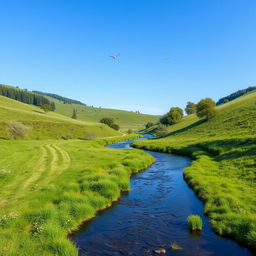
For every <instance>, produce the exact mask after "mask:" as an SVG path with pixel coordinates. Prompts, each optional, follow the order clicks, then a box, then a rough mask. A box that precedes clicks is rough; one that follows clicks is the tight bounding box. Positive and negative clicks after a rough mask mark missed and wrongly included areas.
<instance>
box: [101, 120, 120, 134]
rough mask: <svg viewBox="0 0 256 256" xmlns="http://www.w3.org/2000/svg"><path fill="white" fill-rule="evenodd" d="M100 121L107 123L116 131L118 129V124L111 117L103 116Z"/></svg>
mask: <svg viewBox="0 0 256 256" xmlns="http://www.w3.org/2000/svg"><path fill="white" fill-rule="evenodd" d="M100 123H102V124H106V125H108V126H109V127H110V128H112V129H114V130H116V131H118V130H119V129H120V127H119V125H118V124H115V123H114V119H113V118H112V117H103V118H102V119H101V120H100Z"/></svg>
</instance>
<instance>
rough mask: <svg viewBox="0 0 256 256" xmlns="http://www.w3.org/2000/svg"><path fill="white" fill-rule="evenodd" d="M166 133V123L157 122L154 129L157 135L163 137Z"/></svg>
mask: <svg viewBox="0 0 256 256" xmlns="http://www.w3.org/2000/svg"><path fill="white" fill-rule="evenodd" d="M167 134H168V129H167V126H166V125H163V124H159V125H158V127H157V131H156V136H157V137H163V136H165V135H167Z"/></svg>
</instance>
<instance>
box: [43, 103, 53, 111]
mask: <svg viewBox="0 0 256 256" xmlns="http://www.w3.org/2000/svg"><path fill="white" fill-rule="evenodd" d="M41 109H42V110H43V111H44V112H49V111H51V110H52V106H51V105H49V104H43V105H42V106H41Z"/></svg>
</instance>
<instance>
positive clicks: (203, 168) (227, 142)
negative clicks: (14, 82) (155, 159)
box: [134, 92, 256, 248]
mask: <svg viewBox="0 0 256 256" xmlns="http://www.w3.org/2000/svg"><path fill="white" fill-rule="evenodd" d="M217 111H218V112H217V116H216V117H215V118H213V119H212V120H209V121H208V122H203V121H201V120H198V118H197V117H196V116H195V115H191V116H188V117H185V118H184V119H183V120H182V121H181V122H180V123H178V124H176V125H173V126H171V128H170V134H169V135H168V136H166V137H165V138H161V139H153V140H147V141H138V142H135V143H134V145H135V146H136V147H139V148H144V149H148V150H156V151H161V152H175V153H179V154H185V155H189V156H191V157H192V158H194V161H193V163H192V165H191V166H190V167H188V168H186V170H185V172H184V175H185V178H186V180H187V182H188V183H189V184H190V185H191V186H192V188H193V189H194V190H195V191H196V193H197V194H198V196H199V197H200V198H201V199H202V200H203V201H204V203H205V213H206V214H208V215H209V217H210V219H211V224H212V226H213V228H214V230H215V231H216V232H217V233H219V234H221V235H225V236H228V237H231V238H234V239H236V240H237V241H239V242H241V243H243V244H245V245H247V246H250V247H253V248H256V186H255V185H256V184H255V183H256V146H255V145H256V92H253V93H250V94H248V95H245V96H242V97H240V98H238V99H236V100H234V101H232V102H229V103H226V104H224V105H221V106H219V107H217Z"/></svg>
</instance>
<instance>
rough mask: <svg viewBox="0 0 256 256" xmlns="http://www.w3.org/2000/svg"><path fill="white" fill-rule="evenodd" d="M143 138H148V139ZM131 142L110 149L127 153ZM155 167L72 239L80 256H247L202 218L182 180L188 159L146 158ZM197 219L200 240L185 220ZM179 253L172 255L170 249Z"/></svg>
mask: <svg viewBox="0 0 256 256" xmlns="http://www.w3.org/2000/svg"><path fill="white" fill-rule="evenodd" d="M146 137H147V136H146ZM130 143H131V141H125V142H120V143H115V144H112V145H110V146H108V147H111V148H116V149H118V150H121V149H127V148H130ZM146 152H147V153H149V154H151V155H153V156H154V158H155V163H154V164H153V165H152V166H151V167H149V168H147V169H146V170H145V171H143V172H140V173H138V174H137V175H134V176H132V177H131V191H129V192H127V193H123V194H122V197H121V198H120V199H119V200H118V202H116V203H114V204H113V206H112V207H110V208H108V209H106V210H104V211H100V212H99V213H98V215H97V216H96V218H94V219H92V220H90V221H88V222H86V223H84V225H83V226H81V227H80V229H79V230H78V231H77V232H76V233H74V234H73V236H72V237H71V239H72V241H73V242H74V243H75V244H76V246H77V247H79V248H80V249H79V255H88V256H97V255H109V256H110V255H156V253H155V252H154V250H155V249H160V248H163V249H165V250H166V253H165V254H164V255H182V256H201V255H202V256H208V255H216V256H227V255H228V256H229V255H230V256H231V255H232V256H240V255H241V256H245V255H246V256H247V255H253V254H252V253H251V252H250V251H249V250H248V249H246V248H243V247H240V246H239V245H238V244H237V243H235V242H234V241H231V240H228V239H225V238H222V237H219V236H217V235H215V234H214V233H213V231H212V229H211V227H210V224H209V220H208V218H207V217H206V216H204V214H203V204H202V202H201V201H200V200H199V199H198V198H197V197H196V195H195V193H194V192H193V190H191V189H190V188H189V187H188V185H187V184H186V182H185V181H184V179H183V170H184V168H185V167H187V166H189V165H190V162H191V160H190V159H189V158H187V157H183V156H177V155H171V154H164V153H157V152H150V151H146ZM191 214H197V215H200V216H201V218H202V219H203V223H204V225H203V230H202V232H201V234H193V233H191V232H190V231H189V229H188V225H187V217H188V216H189V215H191ZM174 242H175V243H177V244H178V245H179V246H181V247H182V250H177V251H174V250H172V249H171V247H170V244H171V243H174Z"/></svg>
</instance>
